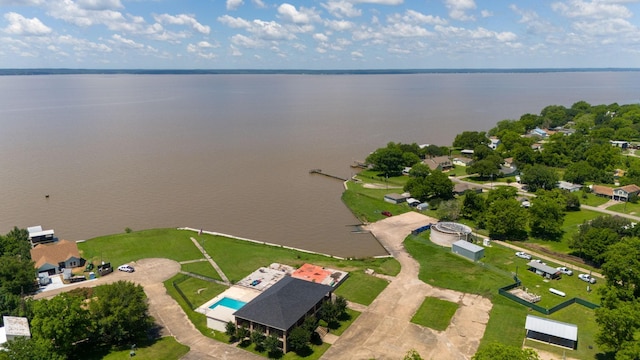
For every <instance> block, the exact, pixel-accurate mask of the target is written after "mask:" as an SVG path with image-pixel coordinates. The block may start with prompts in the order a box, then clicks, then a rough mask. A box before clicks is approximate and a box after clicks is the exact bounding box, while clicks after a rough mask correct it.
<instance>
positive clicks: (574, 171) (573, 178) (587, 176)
mask: <svg viewBox="0 0 640 360" xmlns="http://www.w3.org/2000/svg"><path fill="white" fill-rule="evenodd" d="M596 171H597V170H596V168H594V167H593V166H591V164H589V162H588V161H585V160H583V161H578V162H574V163H572V164H571V165H569V166H567V169H566V170H565V172H564V179H565V180H566V181H569V182H572V183H576V184H584V183H585V182H587V181H593V180H594V174H595V173H596Z"/></svg>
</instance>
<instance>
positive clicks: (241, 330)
mask: <svg viewBox="0 0 640 360" xmlns="http://www.w3.org/2000/svg"><path fill="white" fill-rule="evenodd" d="M249 336H251V333H250V332H249V329H247V328H246V327H244V326H238V328H237V329H236V338H237V339H238V340H240V342H243V341H245V339H246V338H248V337H249Z"/></svg>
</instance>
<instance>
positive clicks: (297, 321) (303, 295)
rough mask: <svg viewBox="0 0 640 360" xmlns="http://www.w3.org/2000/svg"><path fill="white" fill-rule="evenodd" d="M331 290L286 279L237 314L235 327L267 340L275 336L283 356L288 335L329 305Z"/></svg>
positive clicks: (309, 282)
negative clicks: (323, 306)
mask: <svg viewBox="0 0 640 360" xmlns="http://www.w3.org/2000/svg"><path fill="white" fill-rule="evenodd" d="M333 290H334V288H333V287H331V286H328V285H322V284H318V283H314V282H311V281H305V280H300V279H296V278H294V277H290V276H286V277H284V278H283V279H282V280H280V281H278V282H277V283H275V284H274V285H273V286H271V287H270V288H268V289H267V290H265V291H264V292H263V293H262V294H260V295H258V296H257V297H256V298H255V299H253V300H251V301H250V302H249V303H247V304H246V305H244V306H243V307H242V308H241V309H240V310H238V311H236V312H235V313H234V314H233V316H234V317H235V320H236V326H237V327H244V328H246V329H248V330H249V331H250V332H253V331H259V332H261V333H263V334H264V335H266V336H271V335H272V334H275V335H276V336H277V337H278V340H280V347H281V348H282V351H284V352H285V353H286V352H287V350H288V344H287V341H288V338H289V334H290V333H291V331H292V330H293V329H294V328H295V327H297V326H300V325H302V324H303V323H304V320H305V319H306V318H308V317H311V316H316V314H317V313H318V311H319V310H320V308H321V307H322V304H323V303H324V302H327V301H332V294H333Z"/></svg>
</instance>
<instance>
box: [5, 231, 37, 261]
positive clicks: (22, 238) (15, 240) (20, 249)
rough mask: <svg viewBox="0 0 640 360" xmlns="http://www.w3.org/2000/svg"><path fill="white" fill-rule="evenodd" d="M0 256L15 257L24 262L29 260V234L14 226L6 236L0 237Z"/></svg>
mask: <svg viewBox="0 0 640 360" xmlns="http://www.w3.org/2000/svg"><path fill="white" fill-rule="evenodd" d="M0 255H9V256H17V257H19V258H21V259H24V260H31V244H30V243H29V232H28V231H27V230H26V229H19V228H18V227H17V226H14V227H13V230H11V231H9V232H8V233H7V235H6V236H3V237H0Z"/></svg>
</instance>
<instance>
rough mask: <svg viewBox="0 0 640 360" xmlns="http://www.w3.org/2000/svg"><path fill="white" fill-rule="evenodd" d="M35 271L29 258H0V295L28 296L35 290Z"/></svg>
mask: <svg viewBox="0 0 640 360" xmlns="http://www.w3.org/2000/svg"><path fill="white" fill-rule="evenodd" d="M35 278H36V271H35V268H34V264H33V262H32V261H31V259H30V258H27V259H25V258H22V257H20V256H19V255H4V256H0V294H2V293H10V294H14V295H22V294H29V293H31V292H33V291H35V290H36V284H35V281H34V279H35Z"/></svg>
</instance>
